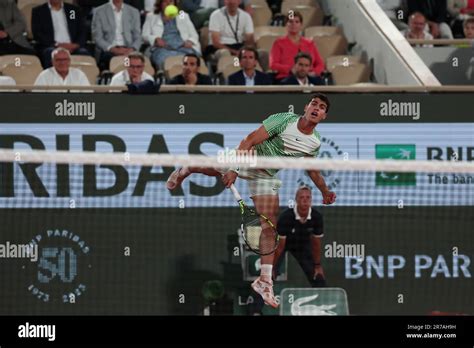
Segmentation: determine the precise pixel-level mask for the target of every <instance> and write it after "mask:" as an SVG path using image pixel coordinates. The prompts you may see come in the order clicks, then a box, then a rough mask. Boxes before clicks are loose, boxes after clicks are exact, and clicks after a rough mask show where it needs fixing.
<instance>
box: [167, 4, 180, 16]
mask: <svg viewBox="0 0 474 348" xmlns="http://www.w3.org/2000/svg"><path fill="white" fill-rule="evenodd" d="M178 12H179V10H178V8H177V7H176V6H175V5H168V6H166V7H165V16H166V17H168V18H174V17H176V16H177V15H178Z"/></svg>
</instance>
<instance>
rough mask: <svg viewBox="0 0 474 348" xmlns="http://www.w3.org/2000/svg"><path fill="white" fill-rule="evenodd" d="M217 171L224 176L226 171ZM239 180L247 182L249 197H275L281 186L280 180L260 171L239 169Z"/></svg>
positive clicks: (222, 169) (221, 169)
mask: <svg viewBox="0 0 474 348" xmlns="http://www.w3.org/2000/svg"><path fill="white" fill-rule="evenodd" d="M219 171H220V172H221V173H222V174H224V173H226V172H227V171H228V169H226V168H220V169H219ZM239 178H241V179H244V180H245V181H247V183H248V185H249V192H250V197H253V196H262V195H275V196H276V195H278V190H279V189H280V187H281V184H282V182H281V180H280V179H278V178H277V177H276V176H272V175H270V174H269V173H268V172H267V171H265V170H262V169H253V168H241V169H240V170H239Z"/></svg>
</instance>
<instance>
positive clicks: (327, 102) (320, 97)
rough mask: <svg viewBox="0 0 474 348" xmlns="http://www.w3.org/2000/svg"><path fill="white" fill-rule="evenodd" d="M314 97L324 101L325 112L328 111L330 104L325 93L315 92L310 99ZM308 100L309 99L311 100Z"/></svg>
mask: <svg viewBox="0 0 474 348" xmlns="http://www.w3.org/2000/svg"><path fill="white" fill-rule="evenodd" d="M316 98H319V99H320V100H322V101H323V102H325V103H326V105H327V108H326V113H328V112H329V108H330V106H331V103H330V102H329V98H328V97H327V96H326V94H322V93H315V94H313V95H312V96H311V100H313V99H316ZM311 100H310V101H311Z"/></svg>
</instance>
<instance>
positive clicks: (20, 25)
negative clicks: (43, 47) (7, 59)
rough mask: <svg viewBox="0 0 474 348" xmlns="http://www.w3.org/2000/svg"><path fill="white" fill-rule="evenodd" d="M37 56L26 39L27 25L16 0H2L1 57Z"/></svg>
mask: <svg viewBox="0 0 474 348" xmlns="http://www.w3.org/2000/svg"><path fill="white" fill-rule="evenodd" d="M4 54H35V51H34V50H33V48H32V47H31V46H30V44H29V43H28V40H27V39H26V23H25V19H24V18H23V16H22V14H21V12H20V10H19V9H18V7H17V5H16V3H15V1H14V0H0V56H1V55H4Z"/></svg>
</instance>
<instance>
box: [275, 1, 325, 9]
mask: <svg viewBox="0 0 474 348" xmlns="http://www.w3.org/2000/svg"><path fill="white" fill-rule="evenodd" d="M283 4H285V6H312V7H317V8H319V3H318V2H317V0H283V2H282V5H281V6H282V9H283Z"/></svg>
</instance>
